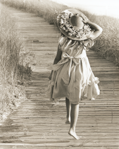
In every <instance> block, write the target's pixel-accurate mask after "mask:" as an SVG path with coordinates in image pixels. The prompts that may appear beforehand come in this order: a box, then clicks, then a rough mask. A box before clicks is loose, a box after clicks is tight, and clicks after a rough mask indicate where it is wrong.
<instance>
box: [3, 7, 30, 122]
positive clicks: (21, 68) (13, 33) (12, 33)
mask: <svg viewBox="0 0 119 149" xmlns="http://www.w3.org/2000/svg"><path fill="white" fill-rule="evenodd" d="M0 10H1V11H0V121H4V120H5V119H6V118H7V116H8V115H9V114H10V113H11V112H12V111H14V109H16V108H17V107H18V106H19V105H20V103H21V102H23V101H24V100H25V99H26V96H25V87H24V85H21V84H23V82H24V76H26V75H27V76H28V75H30V73H31V70H30V67H28V64H29V59H30V58H29V57H30V56H31V55H30V53H25V52H24V46H23V43H22V40H21V39H20V36H19V33H18V31H17V27H16V23H15V20H14V19H13V18H11V16H10V15H9V13H8V12H7V10H6V9H5V8H4V7H1V9H0Z"/></svg>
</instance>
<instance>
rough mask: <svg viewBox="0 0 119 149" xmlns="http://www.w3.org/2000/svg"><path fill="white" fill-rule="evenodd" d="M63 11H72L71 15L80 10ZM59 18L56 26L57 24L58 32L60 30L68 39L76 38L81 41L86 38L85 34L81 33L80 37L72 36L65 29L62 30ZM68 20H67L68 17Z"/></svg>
mask: <svg viewBox="0 0 119 149" xmlns="http://www.w3.org/2000/svg"><path fill="white" fill-rule="evenodd" d="M65 11H69V12H70V13H72V14H73V15H74V14H77V13H79V12H80V11H78V10H77V9H66V10H65ZM65 11H63V12H62V13H64V12H65ZM60 20H61V18H60V19H58V20H57V26H58V28H59V30H60V32H61V33H62V34H63V35H64V36H66V37H67V38H69V39H72V40H77V41H82V40H86V39H87V36H86V35H83V36H82V37H75V36H73V35H72V36H69V35H68V33H67V32H66V31H64V30H63V29H62V28H60ZM68 20H69V19H68Z"/></svg>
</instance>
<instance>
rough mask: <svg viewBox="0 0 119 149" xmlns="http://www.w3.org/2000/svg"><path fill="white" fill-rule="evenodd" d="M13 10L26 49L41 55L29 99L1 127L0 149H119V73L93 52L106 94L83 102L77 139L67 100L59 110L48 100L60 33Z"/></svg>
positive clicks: (93, 64)
mask: <svg viewBox="0 0 119 149" xmlns="http://www.w3.org/2000/svg"><path fill="white" fill-rule="evenodd" d="M8 10H9V11H10V13H11V15H13V17H15V18H16V19H17V25H18V28H19V31H20V34H21V37H22V38H23V40H24V41H25V47H26V49H29V50H30V51H31V52H33V53H34V54H35V56H36V65H35V66H32V71H33V73H32V77H31V80H30V81H29V82H28V83H27V87H26V94H27V97H28V100H27V101H25V102H24V103H23V104H22V105H21V106H20V107H19V109H18V110H16V111H15V112H14V113H12V114H11V115H10V116H9V118H8V119H7V120H6V121H5V122H4V124H3V125H1V126H0V148H5V149H6V148H8V149H11V148H14V149H16V148H18V149H26V148H29V149H33V148H36V149H37V148H42V149H48V148H49V149H57V148H58V149H60V148H63V149H66V148H68V147H69V148H72V149H74V148H76V149H79V148H80V149H119V148H118V147H119V69H118V68H117V67H116V66H114V64H112V63H111V62H109V61H106V60H105V59H102V58H100V57H99V56H98V55H97V54H96V53H95V52H94V51H89V52H87V55H88V57H89V61H90V64H91V67H92V69H93V71H94V74H95V76H97V77H99V78H100V84H99V86H100V89H101V95H100V96H99V97H98V98H97V99H96V100H95V101H82V102H81V103H80V111H79V119H78V123H77V134H78V135H81V136H82V138H81V139H80V140H74V139H73V138H72V137H71V136H69V135H68V133H67V132H68V129H69V125H67V124H65V118H66V109H65V102H64V99H62V100H61V101H60V102H59V104H57V105H53V104H51V102H50V101H49V99H48V98H47V97H46V88H47V85H48V76H49V74H50V70H49V69H48V66H49V65H51V64H52V63H53V59H54V56H55V54H56V51H57V41H58V37H59V35H60V33H59V31H58V30H57V28H56V27H54V26H53V25H49V24H48V23H47V22H46V21H45V20H44V19H43V18H39V17H38V16H36V15H35V14H32V13H26V12H23V11H20V10H16V9H13V8H8Z"/></svg>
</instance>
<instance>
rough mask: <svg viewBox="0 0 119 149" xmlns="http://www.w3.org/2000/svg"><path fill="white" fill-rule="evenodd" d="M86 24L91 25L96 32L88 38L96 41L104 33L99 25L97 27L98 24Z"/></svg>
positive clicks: (89, 22)
mask: <svg viewBox="0 0 119 149" xmlns="http://www.w3.org/2000/svg"><path fill="white" fill-rule="evenodd" d="M86 23H87V24H89V25H90V26H91V28H92V29H94V30H95V31H94V32H92V33H91V34H90V35H88V36H87V38H90V39H92V40H94V39H95V38H97V37H98V36H99V35H100V34H101V33H102V31H103V29H102V28H101V27H100V26H99V25H97V24H96V23H93V22H91V21H89V20H88V22H86Z"/></svg>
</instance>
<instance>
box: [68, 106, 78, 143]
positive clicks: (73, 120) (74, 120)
mask: <svg viewBox="0 0 119 149" xmlns="http://www.w3.org/2000/svg"><path fill="white" fill-rule="evenodd" d="M78 114H79V104H71V124H70V130H69V134H70V135H71V136H73V137H74V138H75V139H77V140H78V139H79V137H78V136H77V134H76V132H75V129H76V124H77V120H78Z"/></svg>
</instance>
